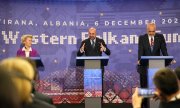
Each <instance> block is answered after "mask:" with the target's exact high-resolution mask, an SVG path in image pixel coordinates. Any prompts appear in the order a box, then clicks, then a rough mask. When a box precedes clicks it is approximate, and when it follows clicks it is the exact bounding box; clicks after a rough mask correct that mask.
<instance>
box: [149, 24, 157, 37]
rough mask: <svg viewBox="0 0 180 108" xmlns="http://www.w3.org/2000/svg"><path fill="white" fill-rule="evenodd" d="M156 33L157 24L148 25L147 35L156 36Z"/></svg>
mask: <svg viewBox="0 0 180 108" xmlns="http://www.w3.org/2000/svg"><path fill="white" fill-rule="evenodd" d="M155 33H156V24H154V23H148V24H147V34H148V35H149V36H154V35H155Z"/></svg>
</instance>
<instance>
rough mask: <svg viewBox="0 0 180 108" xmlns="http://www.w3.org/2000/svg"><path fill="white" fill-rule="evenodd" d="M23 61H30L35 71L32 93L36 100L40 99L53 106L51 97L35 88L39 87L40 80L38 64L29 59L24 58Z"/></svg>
mask: <svg viewBox="0 0 180 108" xmlns="http://www.w3.org/2000/svg"><path fill="white" fill-rule="evenodd" d="M23 59H24V60H26V61H28V62H29V63H30V64H31V66H32V67H33V70H34V78H33V84H32V93H33V94H34V96H35V98H37V99H40V100H42V101H45V102H47V103H49V104H53V100H52V98H50V97H48V96H46V95H44V94H42V93H40V92H38V91H37V90H36V88H35V86H36V85H37V84H36V83H38V79H39V78H38V70H37V67H36V63H35V62H34V61H33V60H31V59H29V58H23Z"/></svg>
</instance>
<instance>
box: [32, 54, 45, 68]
mask: <svg viewBox="0 0 180 108" xmlns="http://www.w3.org/2000/svg"><path fill="white" fill-rule="evenodd" d="M30 59H31V60H33V61H34V62H35V63H36V68H37V69H38V70H39V71H44V64H43V63H42V61H41V58H40V57H30Z"/></svg>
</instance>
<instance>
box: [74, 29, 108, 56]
mask: <svg viewBox="0 0 180 108" xmlns="http://www.w3.org/2000/svg"><path fill="white" fill-rule="evenodd" d="M102 52H104V53H105V54H107V55H110V54H111V52H110V50H109V49H108V48H107V46H106V44H105V42H104V40H103V39H100V38H97V37H96V29H95V28H93V27H91V28H90V29H89V38H88V39H85V40H84V41H82V43H81V46H80V49H79V51H78V53H77V56H82V55H84V54H85V55H86V56H101V55H102Z"/></svg>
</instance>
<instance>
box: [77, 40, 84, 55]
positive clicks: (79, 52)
mask: <svg viewBox="0 0 180 108" xmlns="http://www.w3.org/2000/svg"><path fill="white" fill-rule="evenodd" d="M84 43H85V41H82V42H81V45H80V48H79V49H78V52H77V56H82V55H84V52H83V53H81V51H80V49H81V47H82V46H83V44H84Z"/></svg>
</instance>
